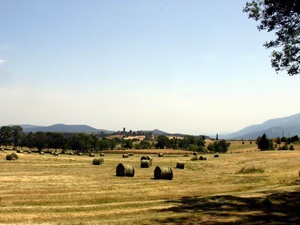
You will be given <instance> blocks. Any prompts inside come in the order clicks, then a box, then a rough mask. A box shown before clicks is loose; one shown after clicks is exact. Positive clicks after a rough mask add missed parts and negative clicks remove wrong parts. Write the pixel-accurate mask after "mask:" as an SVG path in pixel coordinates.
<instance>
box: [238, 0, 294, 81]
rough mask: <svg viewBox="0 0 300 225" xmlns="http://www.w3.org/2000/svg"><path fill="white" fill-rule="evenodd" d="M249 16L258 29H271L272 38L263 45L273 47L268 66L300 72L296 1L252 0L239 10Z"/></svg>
mask: <svg viewBox="0 0 300 225" xmlns="http://www.w3.org/2000/svg"><path fill="white" fill-rule="evenodd" d="M243 11H244V12H245V13H247V14H248V16H249V18H251V19H254V20H255V21H259V22H260V25H258V26H257V28H258V30H259V31H261V30H267V31H268V32H271V31H274V32H275V35H276V39H275V40H271V41H269V42H266V43H265V44H264V46H265V47H266V48H276V49H279V50H274V51H273V52H272V55H271V65H272V67H273V68H274V69H275V71H276V72H278V71H283V70H286V71H287V73H288V75H290V76H293V75H298V74H299V73H300V0H264V1H263V0H252V1H251V2H247V3H246V6H245V8H244V10H243Z"/></svg>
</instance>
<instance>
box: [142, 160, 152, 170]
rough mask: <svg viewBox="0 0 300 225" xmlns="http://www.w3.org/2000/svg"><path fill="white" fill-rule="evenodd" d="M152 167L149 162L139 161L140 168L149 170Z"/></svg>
mask: <svg viewBox="0 0 300 225" xmlns="http://www.w3.org/2000/svg"><path fill="white" fill-rule="evenodd" d="M150 166H152V163H151V161H150V160H142V161H141V168H149V167H150Z"/></svg>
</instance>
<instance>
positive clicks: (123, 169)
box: [116, 163, 134, 177]
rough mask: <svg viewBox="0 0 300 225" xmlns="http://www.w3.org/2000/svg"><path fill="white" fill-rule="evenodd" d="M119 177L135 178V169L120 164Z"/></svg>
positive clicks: (118, 168) (118, 167)
mask: <svg viewBox="0 0 300 225" xmlns="http://www.w3.org/2000/svg"><path fill="white" fill-rule="evenodd" d="M116 174H117V176H121V177H124V176H125V177H133V176H134V167H133V166H131V165H126V164H123V163H119V164H118V166H117V169H116Z"/></svg>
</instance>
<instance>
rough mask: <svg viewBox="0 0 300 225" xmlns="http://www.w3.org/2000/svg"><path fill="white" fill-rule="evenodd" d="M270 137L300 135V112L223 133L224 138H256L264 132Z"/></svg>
mask: <svg viewBox="0 0 300 225" xmlns="http://www.w3.org/2000/svg"><path fill="white" fill-rule="evenodd" d="M264 133H265V134H266V135H267V136H268V137H270V138H276V137H282V136H285V137H291V136H295V135H298V136H300V113H299V114H296V115H292V116H288V117H283V118H277V119H270V120H267V121H266V122H264V123H262V124H258V125H252V126H248V127H246V128H244V129H242V130H240V131H237V132H234V133H231V134H228V135H222V136H221V138H224V139H255V138H257V137H258V136H261V135H262V134H264Z"/></svg>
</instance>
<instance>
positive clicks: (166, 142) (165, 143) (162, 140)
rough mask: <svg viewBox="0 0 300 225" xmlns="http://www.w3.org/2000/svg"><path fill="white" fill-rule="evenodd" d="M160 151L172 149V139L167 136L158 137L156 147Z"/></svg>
mask: <svg viewBox="0 0 300 225" xmlns="http://www.w3.org/2000/svg"><path fill="white" fill-rule="evenodd" d="M155 147H156V148H158V149H164V148H169V147H170V139H169V138H168V137H167V136H165V135H159V136H158V137H157V143H156V145H155Z"/></svg>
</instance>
